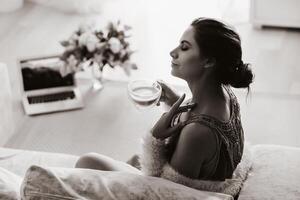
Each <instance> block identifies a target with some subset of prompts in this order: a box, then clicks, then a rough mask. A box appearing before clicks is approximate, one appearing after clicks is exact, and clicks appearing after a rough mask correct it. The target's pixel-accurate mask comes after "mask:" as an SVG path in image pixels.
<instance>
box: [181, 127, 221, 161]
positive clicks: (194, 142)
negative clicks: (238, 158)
mask: <svg viewBox="0 0 300 200" xmlns="http://www.w3.org/2000/svg"><path fill="white" fill-rule="evenodd" d="M179 143H181V144H182V145H184V146H188V147H189V148H193V149H192V150H193V151H194V152H202V153H203V154H202V155H205V160H206V159H210V158H211V157H212V156H213V155H214V153H215V151H216V149H217V141H216V136H215V133H213V131H212V130H211V129H210V128H209V127H207V126H205V125H203V124H200V123H190V124H187V125H186V126H185V127H184V128H183V129H182V131H181V134H180V138H179Z"/></svg>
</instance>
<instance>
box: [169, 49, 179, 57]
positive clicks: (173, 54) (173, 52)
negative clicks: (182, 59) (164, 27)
mask: <svg viewBox="0 0 300 200" xmlns="http://www.w3.org/2000/svg"><path fill="white" fill-rule="evenodd" d="M170 56H171V57H172V58H174V59H175V58H178V54H177V53H176V49H173V50H172V51H171V52H170Z"/></svg>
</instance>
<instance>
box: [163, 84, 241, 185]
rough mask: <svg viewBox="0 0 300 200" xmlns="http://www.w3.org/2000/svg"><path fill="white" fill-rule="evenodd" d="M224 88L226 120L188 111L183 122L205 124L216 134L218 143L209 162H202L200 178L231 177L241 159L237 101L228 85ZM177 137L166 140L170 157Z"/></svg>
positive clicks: (177, 119) (176, 119)
mask: <svg viewBox="0 0 300 200" xmlns="http://www.w3.org/2000/svg"><path fill="white" fill-rule="evenodd" d="M224 88H225V89H226V91H227V92H228V94H229V97H230V110H231V115H230V119H229V120H228V121H221V120H219V119H216V118H215V117H213V116H209V115H205V114H195V113H193V112H190V116H189V118H188V120H187V121H186V122H185V124H190V123H199V124H202V125H205V126H207V127H209V128H210V129H211V131H212V132H213V133H214V134H215V136H216V137H215V138H216V140H217V144H218V145H217V152H216V153H215V155H214V156H213V158H212V159H211V160H210V161H209V162H207V163H204V165H203V166H202V168H201V169H202V173H201V174H200V176H199V179H202V180H224V179H226V178H231V176H232V173H233V171H234V169H235V168H236V166H237V165H238V164H239V162H240V161H241V158H242V155H243V147H244V131H243V127H242V124H241V117H240V107H239V103H238V101H237V98H236V96H235V95H234V93H233V92H232V91H231V89H230V88H229V87H224ZM181 114H182V113H179V114H178V115H177V116H175V117H174V119H173V122H172V125H173V126H174V125H176V124H177V123H179V120H180V116H181ZM178 138H179V137H178V136H177V137H176V138H170V139H169V141H168V144H169V156H170V157H171V154H172V152H174V148H175V146H176V143H177V141H178Z"/></svg>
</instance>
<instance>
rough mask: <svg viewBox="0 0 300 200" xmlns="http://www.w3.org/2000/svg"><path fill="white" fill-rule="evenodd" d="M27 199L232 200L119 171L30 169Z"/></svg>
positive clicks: (24, 192) (23, 193)
mask: <svg viewBox="0 0 300 200" xmlns="http://www.w3.org/2000/svg"><path fill="white" fill-rule="evenodd" d="M21 196H22V199H23V200H30V199H35V198H37V199H40V198H41V199H44V198H47V199H52V198H57V199H89V200H96V199H97V200H98V199H122V200H125V199H131V200H133V199H162V200H168V199H187V200H188V199H193V200H197V199H210V200H221V199H223V200H224V199H226V200H233V198H232V197H231V196H230V195H225V194H220V193H213V192H206V191H200V190H195V189H192V188H189V187H186V186H184V185H180V184H177V183H173V182H171V181H168V180H165V179H162V178H157V177H149V176H143V175H138V174H133V173H128V172H120V171H99V170H91V169H79V168H42V167H39V166H31V167H30V168H29V169H28V171H27V173H26V175H25V177H24V181H23V183H22V186H21Z"/></svg>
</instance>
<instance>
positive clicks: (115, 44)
mask: <svg viewBox="0 0 300 200" xmlns="http://www.w3.org/2000/svg"><path fill="white" fill-rule="evenodd" d="M108 44H109V45H110V49H111V51H112V52H113V53H119V52H120V50H121V49H122V44H121V42H120V40H119V39H117V38H115V37H111V38H110V39H109V41H108Z"/></svg>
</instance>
